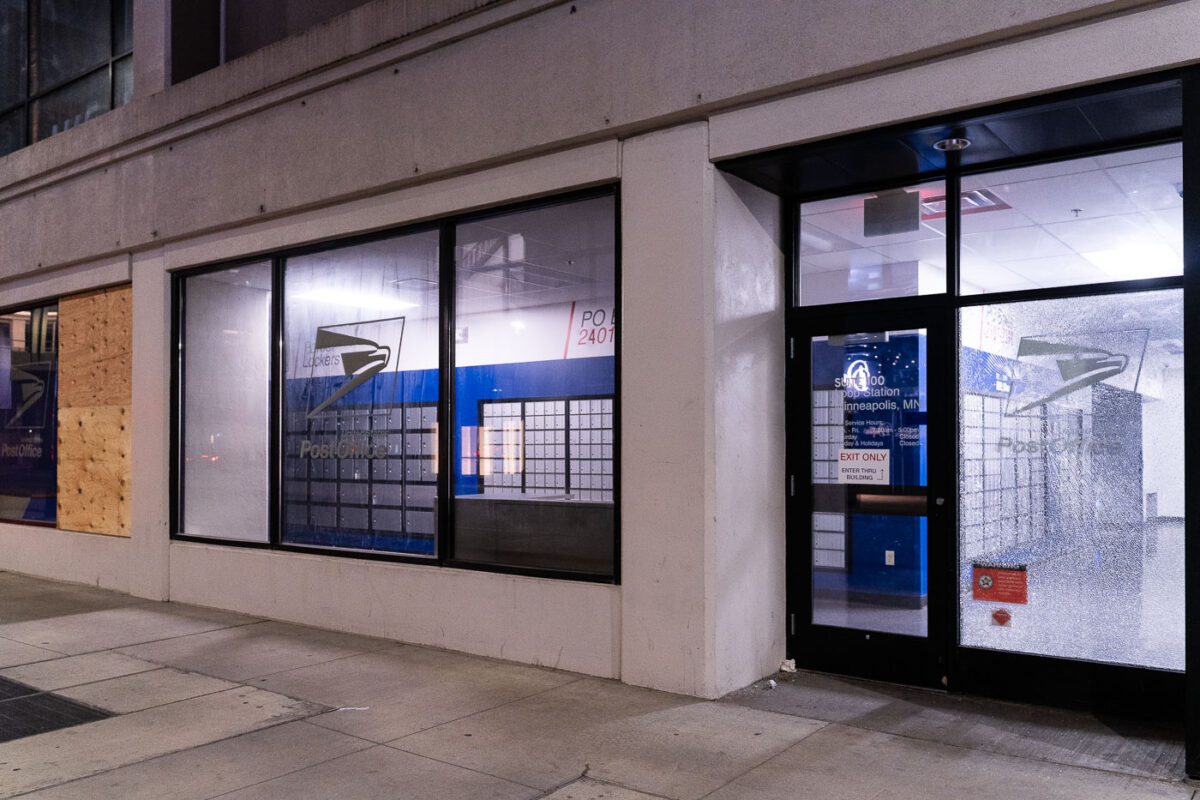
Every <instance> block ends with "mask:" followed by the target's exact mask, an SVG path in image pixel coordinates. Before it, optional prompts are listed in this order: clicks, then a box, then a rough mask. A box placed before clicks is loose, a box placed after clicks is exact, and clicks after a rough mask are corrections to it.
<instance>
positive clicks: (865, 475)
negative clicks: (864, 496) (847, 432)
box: [837, 448, 892, 484]
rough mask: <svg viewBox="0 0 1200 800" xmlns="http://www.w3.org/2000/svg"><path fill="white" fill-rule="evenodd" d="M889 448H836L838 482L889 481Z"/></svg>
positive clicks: (886, 482) (887, 482) (883, 482)
mask: <svg viewBox="0 0 1200 800" xmlns="http://www.w3.org/2000/svg"><path fill="white" fill-rule="evenodd" d="M891 457H892V453H891V451H890V450H884V449H882V448H876V449H857V450H838V460H837V480H838V483H882V484H889V483H891V482H892V481H891V477H892V474H891Z"/></svg>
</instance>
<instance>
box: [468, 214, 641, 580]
mask: <svg viewBox="0 0 1200 800" xmlns="http://www.w3.org/2000/svg"><path fill="white" fill-rule="evenodd" d="M615 224H616V208H615V202H614V198H613V196H612V195H604V196H602V197H596V198H592V199H588V200H580V201H576V202H570V203H561V204H558V205H553V206H547V207H544V208H538V209H533V210H530V211H522V212H519V213H513V214H505V215H502V216H496V217H491V218H488V219H484V220H481V221H477V222H471V223H467V224H463V225H459V226H458V227H457V230H456V236H457V250H456V252H455V261H456V266H457V301H456V302H457V307H456V313H457V316H456V318H455V332H456V336H455V338H456V343H455V387H456V388H455V391H456V395H455V415H456V419H455V427H454V430H455V436H456V438H455V444H454V447H453V451H454V452H455V453H456V458H455V463H454V496H455V500H454V557H455V558H456V559H460V560H467V561H473V562H477V563H488V564H503V565H510V566H523V567H537V568H544V569H557V570H571V571H575V572H586V573H590V574H596V575H611V574H612V573H613V548H614V533H613V531H614V523H615V505H614V496H615V491H616V485H615V480H616V475H615V464H616V457H615V453H614V448H615V447H616V423H615V421H614V413H615V410H616V409H615V396H614V395H615V391H614V389H615V353H616V347H615V340H616V336H617V328H618V326H617V320H616V301H615V298H616V287H615V262H616V248H615V240H616V236H615V231H616V228H615Z"/></svg>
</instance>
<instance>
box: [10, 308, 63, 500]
mask: <svg viewBox="0 0 1200 800" xmlns="http://www.w3.org/2000/svg"><path fill="white" fill-rule="evenodd" d="M57 385H58V307H57V306H41V307H39V308H33V309H26V310H22V311H14V312H10V313H7V314H4V315H0V520H9V521H23V522H41V523H53V522H54V521H55V519H56V517H57V515H56V506H55V499H56V496H57V492H58V472H57V469H56V462H55V451H56V449H57V436H56V431H57V424H58V403H57V402H56V397H57Z"/></svg>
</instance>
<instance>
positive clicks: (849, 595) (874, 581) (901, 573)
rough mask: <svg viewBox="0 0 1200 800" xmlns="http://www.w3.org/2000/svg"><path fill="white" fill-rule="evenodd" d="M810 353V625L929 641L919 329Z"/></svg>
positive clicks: (818, 341) (845, 341)
mask: <svg viewBox="0 0 1200 800" xmlns="http://www.w3.org/2000/svg"><path fill="white" fill-rule="evenodd" d="M811 347H812V406H811V408H812V419H811V426H810V429H811V433H812V476H811V478H812V507H813V515H812V534H813V539H812V542H813V598H812V599H813V613H812V622H813V623H814V624H817V625H830V626H836V627H841V628H854V629H857V630H869V631H886V632H888V633H898V634H906V635H910V636H925V635H927V632H928V611H927V608H926V604H927V602H928V535H927V534H928V530H927V529H928V518H927V517H926V516H925V515H926V513H927V512H926V492H925V489H924V487H925V486H926V485H927V467H928V463H927V460H928V453H927V444H926V442H927V438H926V434H927V428H926V424H927V423H926V412H927V410H928V406H927V387H926V374H927V359H926V332H925V330H924V329H921V330H909V331H878V332H869V333H858V334H848V335H840V336H818V337H815V338H813V339H812V341H811Z"/></svg>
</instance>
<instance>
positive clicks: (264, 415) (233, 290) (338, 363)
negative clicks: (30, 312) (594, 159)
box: [173, 191, 618, 580]
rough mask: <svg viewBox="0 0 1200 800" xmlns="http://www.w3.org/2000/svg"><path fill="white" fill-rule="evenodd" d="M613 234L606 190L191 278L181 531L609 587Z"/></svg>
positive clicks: (186, 301) (184, 324)
mask: <svg viewBox="0 0 1200 800" xmlns="http://www.w3.org/2000/svg"><path fill="white" fill-rule="evenodd" d="M615 226H616V198H615V194H614V193H613V192H611V191H610V192H604V193H599V192H597V193H592V194H590V195H589V196H588V197H586V198H584V199H577V200H572V201H567V202H554V201H550V202H548V203H546V204H545V205H542V206H539V207H536V208H529V209H527V210H523V211H520V212H512V213H500V214H496V215H494V216H491V217H486V218H480V217H478V216H473V217H472V218H471V220H470V221H466V222H464V221H460V220H454V219H450V220H445V221H442V222H440V223H433V224H430V225H428V226H423V227H422V228H420V229H417V230H415V231H410V232H404V233H400V234H396V235H379V236H377V237H374V238H371V239H370V240H365V241H364V240H359V241H358V242H355V243H353V244H338V243H333V244H330V245H328V246H324V247H321V248H310V249H309V250H307V251H303V252H298V253H294V254H290V253H282V254H279V255H277V256H276V257H274V258H273V259H271V260H270V261H262V262H259V263H256V264H248V265H238V266H231V267H228V268H224V269H216V270H214V269H206V270H204V271H198V272H195V273H192V274H187V275H183V276H181V277H179V278H178V279H177V282H176V292H177V295H176V296H177V301H178V303H179V308H180V312H179V313H180V314H181V317H180V320H179V328H180V332H181V338H180V342H179V346H180V353H181V357H180V359H179V362H178V375H177V378H176V380H177V382H178V383H177V386H178V392H179V406H178V409H179V413H180V415H181V419H180V420H179V422H178V425H179V429H178V435H177V437H176V452H177V460H176V465H177V466H176V470H177V477H176V480H177V492H176V496H175V507H174V512H173V518H174V520H175V522H174V530H175V532H176V534H177V535H181V536H195V537H200V538H206V539H219V540H231V539H236V540H241V541H247V542H257V543H261V544H264V545H269V546H280V545H282V546H289V547H296V548H308V549H321V550H326V551H338V552H347V553H353V552H357V553H369V554H389V555H394V556H405V557H410V558H418V559H422V560H432V561H438V562H442V563H445V562H453V563H468V562H469V563H472V564H478V565H485V566H487V565H490V566H499V567H504V568H516V569H527V570H538V571H543V570H545V571H553V572H566V573H574V574H575V576H577V577H583V578H587V577H591V578H596V579H602V580H605V579H610V578H611V577H612V576H613V574H614V572H615V560H614V547H615V542H616V532H615V528H616V508H617V505H616V500H617V491H618V485H617V483H618V476H617V464H618V458H617V452H616V451H617V447H618V424H617V416H618V408H617V398H616V336H617V320H616V309H617V304H616V298H617V292H616V227H615ZM451 239H454V240H455V242H456V245H455V247H454V248H453V249H450V248H449V247H447V246H446V243H448V242H449V241H450V240H451ZM452 269H453V270H454V271H455V273H456V280H455V282H454V284H453V286H448V285H446V283H445V282H444V281H442V280H441V276H442V275H444V274H448V273H449V272H450V271H451V270H452ZM281 295H282V296H281ZM272 298H274V300H273V299H272ZM451 307H453V308H455V309H456V312H455V314H456V315H455V317H454V318H453V319H450V318H448V317H447V316H446V309H448V308H451ZM275 310H278V311H279V313H278V315H276V314H275V313H274V311H275ZM452 332H453V333H452ZM451 336H453V339H451ZM272 342H275V343H276V344H275V345H273V344H272ZM451 354H452V358H453V360H452V361H450V362H449V363H452V364H453V379H452V380H451V379H450V376H448V375H446V373H444V372H443V371H442V365H443V363H445V362H444V359H446V360H448V359H449V358H450V356H451ZM273 378H274V380H279V383H275V382H274V381H273ZM446 385H449V386H451V387H452V394H453V396H452V397H450V398H447V397H445V396H444V395H443V392H444V390H445V386H446ZM447 405H449V406H450V407H451V408H452V409H453V410H454V419H453V424H443V423H444V420H443V419H442V418H441V413H442V412H441V411H440V409H442V408H444V407H446V406H447ZM447 452H449V453H451V457H450V458H449V459H448V460H445V459H444V455H445V454H446V453H447ZM276 512H277V513H276ZM447 519H451V520H452V523H451V524H445V522H443V521H444V520H447Z"/></svg>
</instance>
